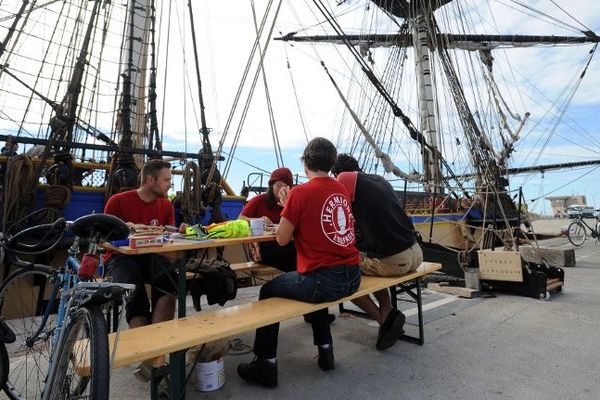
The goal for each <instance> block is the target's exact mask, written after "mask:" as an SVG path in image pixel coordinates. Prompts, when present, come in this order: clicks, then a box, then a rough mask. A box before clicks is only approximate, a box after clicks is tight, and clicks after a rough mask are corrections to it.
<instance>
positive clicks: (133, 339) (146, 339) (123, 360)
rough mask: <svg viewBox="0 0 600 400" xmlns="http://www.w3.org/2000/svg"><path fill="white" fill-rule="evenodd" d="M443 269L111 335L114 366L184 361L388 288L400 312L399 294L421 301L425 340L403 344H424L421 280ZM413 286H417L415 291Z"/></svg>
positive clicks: (178, 380) (180, 382)
mask: <svg viewBox="0 0 600 400" xmlns="http://www.w3.org/2000/svg"><path fill="white" fill-rule="evenodd" d="M441 267H442V266H441V264H437V263H428V262H424V263H423V264H421V266H420V267H419V269H418V270H417V271H415V272H411V273H408V274H406V275H402V276H397V277H375V276H363V277H362V280H361V285H360V288H359V289H358V291H357V292H356V293H354V294H352V295H350V296H347V297H344V298H342V299H340V300H337V301H332V302H327V303H318V304H313V303H306V302H302V301H297V300H291V299H284V298H270V299H266V300H262V301H254V302H251V303H246V304H242V305H237V306H232V307H224V308H220V309H216V310H210V311H203V312H201V313H198V314H196V315H194V316H190V317H186V318H179V319H175V320H172V321H167V322H162V323H157V324H153V325H147V326H144V327H140V328H136V329H130V330H125V331H122V332H119V333H112V334H110V335H109V345H110V349H111V350H110V351H111V354H112V351H113V348H114V345H115V339H116V338H117V336H118V342H117V348H116V351H115V356H114V359H113V361H112V367H113V368H119V367H123V366H125V365H129V364H134V363H139V362H142V361H144V360H148V359H152V358H155V357H158V356H162V355H164V354H167V353H172V354H173V353H174V355H179V356H180V354H178V353H179V352H182V351H185V350H186V349H189V348H191V347H194V346H197V345H200V344H204V343H208V342H212V341H215V340H218V339H223V338H228V337H230V336H234V335H238V334H240V333H244V332H248V331H251V330H254V329H256V328H260V327H263V326H267V325H270V324H273V323H276V322H281V321H285V320H288V319H291V318H295V317H299V316H302V315H304V314H307V313H310V312H313V311H317V310H320V309H323V308H327V307H331V306H335V305H338V304H341V303H344V302H348V301H350V300H352V299H355V298H358V297H361V296H364V295H367V294H371V293H373V292H376V291H379V290H382V289H386V288H390V289H391V291H392V294H393V296H392V301H393V305H394V307H397V303H396V302H397V296H396V294H397V293H399V292H406V293H409V295H411V297H413V298H414V299H415V302H416V303H417V307H418V317H419V336H418V337H412V338H411V337H406V338H403V339H406V340H410V339H412V340H410V341H412V342H416V343H419V344H423V340H424V339H423V338H424V335H423V319H422V304H421V291H420V285H419V280H420V278H421V277H423V276H425V275H427V274H429V273H431V272H434V271H437V270H440V269H441ZM411 284H412V286H410V285H411ZM414 289H416V292H414V291H413V290H414ZM174 364H175V363H173V362H172V363H171V374H172V376H171V382H172V385H174V386H175V387H178V388H179V389H181V390H184V389H183V388H184V386H185V382H184V375H185V371H181V370H177V368H178V367H177V366H175V365H174ZM179 368H181V367H179ZM176 375H180V376H176ZM153 392H154V390H153Z"/></svg>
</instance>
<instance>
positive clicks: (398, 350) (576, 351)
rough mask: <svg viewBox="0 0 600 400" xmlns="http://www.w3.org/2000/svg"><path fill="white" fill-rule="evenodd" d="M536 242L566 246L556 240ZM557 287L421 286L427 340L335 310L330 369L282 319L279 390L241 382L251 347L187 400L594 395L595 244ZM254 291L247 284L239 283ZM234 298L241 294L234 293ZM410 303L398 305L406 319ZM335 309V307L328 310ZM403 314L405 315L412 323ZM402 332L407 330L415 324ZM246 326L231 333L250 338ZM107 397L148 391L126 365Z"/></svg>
mask: <svg viewBox="0 0 600 400" xmlns="http://www.w3.org/2000/svg"><path fill="white" fill-rule="evenodd" d="M542 245H543V246H545V247H557V248H561V247H565V246H570V245H569V244H568V242H567V240H566V239H565V238H557V239H552V240H548V241H545V242H544V243H543V244H542ZM576 256H577V266H576V267H575V268H570V269H567V270H566V287H565V289H564V292H563V293H562V294H555V295H553V296H552V297H551V298H550V300H548V301H541V300H536V299H532V298H526V297H520V296H514V295H508V294H501V293H496V294H495V295H494V296H492V297H486V298H478V299H473V300H464V299H458V298H455V297H453V296H449V295H442V294H437V293H433V292H426V295H425V297H426V300H425V301H426V302H427V303H428V304H429V305H428V306H426V307H425V308H426V311H425V313H426V325H425V330H426V332H425V333H426V343H425V345H424V346H417V345H414V344H409V343H405V342H398V343H397V344H396V345H395V346H394V347H393V348H391V349H389V350H387V351H385V352H378V351H377V350H375V348H374V345H375V339H376V333H377V328H376V327H375V326H374V324H373V323H372V322H369V321H367V320H364V319H360V318H356V317H350V316H339V315H338V318H337V319H336V321H335V323H334V324H333V327H332V329H333V335H334V341H335V345H334V346H335V357H336V369H335V370H333V371H329V372H322V371H321V370H320V369H319V368H318V367H317V362H316V349H315V348H314V346H313V345H312V335H311V329H310V326H309V325H308V324H306V323H304V322H303V320H302V319H301V318H297V319H294V320H292V321H288V322H286V323H284V324H282V329H281V332H280V341H279V342H280V345H279V358H278V360H279V382H280V384H279V387H277V388H275V389H265V388H262V387H257V386H252V385H248V384H246V383H244V382H243V381H241V380H240V378H238V376H237V374H236V371H235V369H236V366H237V364H238V363H239V362H246V361H249V360H251V358H252V355H251V354H243V355H231V354H230V355H228V356H226V357H225V369H226V383H225V385H224V386H223V387H222V388H221V389H219V390H217V391H214V392H209V393H201V392H198V391H197V390H196V389H195V383H196V382H195V378H192V380H191V382H190V383H189V384H188V387H187V398H188V399H244V400H254V399H258V400H267V399H410V400H415V399H440V400H442V399H443V400H448V399H450V400H452V399H456V400H459V399H460V400H464V399H473V400H483V399H506V400H508V399H515V400H521V399H523V400H535V399H540V400H546V399H549V398H554V399H569V400H579V399H581V400H583V399H590V400H592V399H597V398H599V397H598V393H600V379H598V370H599V368H600V361H598V360H600V346H599V341H598V332H599V331H600V290H598V283H599V282H600V265H599V264H598V258H599V256H600V246H594V244H593V242H590V241H588V242H586V244H585V245H584V246H582V247H581V248H578V249H576ZM240 294H241V295H242V297H243V298H253V297H254V296H255V294H256V290H255V289H244V290H242V291H241V293H240ZM238 301H244V299H240V300H238ZM411 308H412V306H411V305H409V304H407V305H404V306H403V309H404V310H405V312H406V313H407V314H408V315H409V316H410V315H414V310H410V309H411ZM335 311H336V312H335V313H336V314H338V312H337V310H335ZM412 319H414V317H413V318H409V320H408V322H409V323H410V322H413V323H414V321H412ZM407 330H412V331H413V332H414V327H412V326H410V325H409V326H408V328H407ZM253 337H254V334H253V333H252V332H250V333H248V334H245V335H243V336H241V337H240V339H242V341H243V343H245V344H251V343H252V339H253ZM111 385H112V386H111V393H112V398H114V399H137V398H149V392H150V391H149V385H148V384H143V383H141V382H139V381H137V380H136V379H135V378H134V377H133V376H132V368H123V369H119V370H116V371H114V372H113V375H112V383H111Z"/></svg>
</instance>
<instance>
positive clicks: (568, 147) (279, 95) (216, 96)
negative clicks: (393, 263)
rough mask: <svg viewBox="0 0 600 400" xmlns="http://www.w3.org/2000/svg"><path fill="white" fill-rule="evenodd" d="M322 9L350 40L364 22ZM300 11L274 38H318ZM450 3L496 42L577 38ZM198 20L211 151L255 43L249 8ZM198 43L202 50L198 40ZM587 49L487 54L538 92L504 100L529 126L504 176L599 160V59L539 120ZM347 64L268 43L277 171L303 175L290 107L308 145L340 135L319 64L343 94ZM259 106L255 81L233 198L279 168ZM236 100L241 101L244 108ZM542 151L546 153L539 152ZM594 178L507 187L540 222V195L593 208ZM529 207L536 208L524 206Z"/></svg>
mask: <svg viewBox="0 0 600 400" xmlns="http://www.w3.org/2000/svg"><path fill="white" fill-rule="evenodd" d="M329 3H330V4H331V5H332V10H333V12H334V13H337V14H345V13H344V10H354V11H355V13H354V14H356V15H354V16H353V13H352V12H349V13H346V14H345V15H344V16H343V17H341V18H340V21H341V22H342V23H343V24H345V25H344V26H347V27H348V30H347V32H351V31H352V29H353V28H351V27H352V26H359V27H360V21H361V18H362V16H363V14H364V13H365V11H364V9H363V8H364V4H365V3H364V2H362V1H351V2H348V4H347V6H346V8H345V9H344V8H343V7H335V5H334V3H333V2H329ZM506 3H509V4H510V5H511V6H512V8H513V9H511V8H507V7H503V8H502V7H501V6H502V5H503V4H506ZM255 4H256V13H257V18H259V19H260V18H261V17H262V12H263V11H264V5H265V4H266V2H265V1H256V2H255ZM307 4H308V3H301V2H291V1H284V2H283V3H282V8H281V12H280V15H279V17H278V22H277V24H276V25H275V29H274V32H275V34H274V36H278V35H279V34H280V33H283V34H285V33H287V32H290V31H294V30H300V31H301V33H305V34H318V33H322V29H321V26H322V25H318V23H319V22H320V20H321V19H322V17H321V18H319V16H315V15H314V14H313V13H312V12H311V11H310V10H308V9H307V8H306V6H307ZM457 4H459V5H460V6H461V7H466V8H468V7H470V6H472V5H474V6H476V8H477V9H478V10H484V11H481V13H482V14H483V13H485V12H489V14H488V15H482V17H481V19H482V20H485V21H486V22H493V23H492V25H493V24H496V25H497V26H502V29H500V28H498V31H497V32H498V33H507V32H512V33H519V34H531V33H546V34H559V35H561V34H562V35H573V34H574V33H573V32H572V31H569V30H568V29H566V30H565V29H564V28H563V27H558V28H557V24H556V23H555V22H552V21H550V23H548V21H543V20H539V19H537V20H533V22H531V21H532V20H531V19H530V16H529V15H528V14H527V13H525V12H515V10H514V8H518V7H515V3H513V2H510V1H508V2H499V1H478V0H470V1H459V2H457ZM527 4H529V5H531V6H532V7H534V8H537V9H539V10H544V12H545V13H547V15H549V16H551V17H553V18H557V19H559V20H561V21H568V22H569V23H571V24H572V25H573V26H578V27H580V25H577V24H576V23H575V22H574V21H573V20H571V19H570V18H569V17H566V16H565V15H564V13H562V12H561V11H560V10H559V9H558V8H557V7H556V5H554V4H553V3H552V2H550V1H547V0H539V1H532V2H527ZM564 7H565V8H566V9H567V10H568V11H569V13H571V14H572V15H573V16H574V17H576V18H577V19H578V20H579V21H581V22H582V23H583V24H585V26H587V27H589V28H590V29H592V30H594V31H596V32H600V4H597V3H596V2H593V3H590V2H589V1H583V0H580V1H571V2H568V3H566V4H564ZM521 11H522V10H521ZM478 12H480V11H478ZM197 13H198V14H199V15H200V17H199V18H200V20H201V21H202V23H203V25H202V29H201V32H200V33H199V35H200V36H201V37H205V38H206V40H205V42H204V46H205V47H204V50H205V52H202V53H201V54H202V55H203V57H204V60H207V62H206V63H203V71H202V73H203V76H204V77H206V78H205V81H203V85H204V89H205V90H204V93H205V100H206V101H207V118H208V120H209V125H210V126H211V127H213V128H214V133H213V134H212V136H211V137H212V143H213V147H215V148H216V147H217V143H218V142H219V140H220V137H221V134H222V132H223V131H224V126H225V121H227V116H228V115H229V112H230V110H231V107H232V106H231V105H232V103H233V98H234V94H235V92H236V90H237V87H238V84H239V82H240V77H241V70H243V66H244V64H245V62H246V60H247V56H248V53H249V49H250V47H251V44H252V40H253V39H254V35H253V34H254V32H253V30H254V26H253V23H252V14H251V10H250V6H249V5H248V6H247V7H241V8H238V9H235V10H231V9H229V8H227V7H226V6H225V5H223V4H222V2H218V1H207V2H204V3H203V5H202V6H200V5H199V6H198V8H197ZM381 21H382V20H379V22H381ZM357 22H358V25H356V24H357ZM317 25H318V26H317ZM315 26H317V27H316V28H315ZM268 27H269V26H268V25H267V28H268ZM478 29H480V27H478V26H474V30H475V31H478ZM580 29H582V28H581V27H580ZM390 30H391V31H393V30H394V27H393V26H392V27H391V28H390ZM492 33H495V32H492ZM233 38H234V39H233ZM200 42H201V46H202V45H203V44H202V43H203V41H202V40H201V41H200ZM263 45H264V44H263ZM590 49H591V46H587V47H583V46H580V47H576V48H572V49H568V48H560V49H557V48H535V49H513V50H495V51H494V57H495V58H497V59H498V60H499V61H501V59H502V58H509V59H510V62H511V65H512V67H514V70H511V74H512V75H514V76H513V77H514V79H515V81H518V82H519V84H522V86H523V87H527V86H528V85H531V84H535V90H533V89H530V88H528V89H530V90H529V91H526V92H521V93H517V92H516V91H514V92H513V90H512V89H513V88H512V87H510V85H508V86H507V89H506V90H507V93H509V96H511V97H512V96H514V97H515V98H517V99H518V100H519V101H517V103H518V105H519V106H520V108H517V111H518V112H521V113H523V112H524V111H530V112H531V114H532V116H531V119H530V121H529V122H528V125H527V126H535V127H536V129H532V131H531V132H530V133H528V137H526V138H524V139H523V140H522V142H518V144H517V150H516V152H515V155H514V159H513V161H512V162H511V165H510V166H511V167H520V166H527V165H532V164H549V163H561V162H572V161H581V160H590V159H600V128H599V126H600V117H599V115H598V113H599V112H600V92H598V90H597V88H598V87H600V61H599V60H598V58H597V56H596V57H595V58H594V59H593V60H592V62H591V64H590V66H589V68H588V71H587V74H586V77H585V79H584V80H583V82H582V83H581V85H580V86H579V88H578V91H577V92H576V94H575V96H574V97H573V98H572V100H571V102H570V104H569V107H568V108H567V109H566V110H565V113H564V114H565V115H564V117H563V120H562V123H561V124H558V125H557V126H556V127H554V126H553V120H552V118H551V117H550V116H549V115H546V110H547V109H553V111H556V109H557V108H559V106H558V105H556V104H554V105H553V103H554V102H560V101H563V100H564V99H565V96H566V94H565V90H566V89H565V87H566V88H567V89H568V88H569V87H570V86H569V85H570V84H571V83H572V79H573V78H574V77H576V76H577V75H578V74H579V72H580V70H578V68H580V67H581V66H582V65H583V64H584V63H585V60H586V57H587V55H588V52H589V50H590ZM344 58H346V60H344ZM347 58H349V56H348V54H347V53H343V50H338V49H334V48H332V47H331V46H329V45H319V46H310V45H294V46H286V45H284V44H282V43H281V42H271V43H269V50H268V53H267V56H266V58H265V61H264V63H265V68H266V71H267V76H268V82H269V88H270V92H271V99H272V104H273V108H274V110H275V119H276V122H277V126H278V131H279V138H280V141H281V143H282V148H283V157H284V162H285V164H286V166H288V167H290V168H291V169H292V171H293V172H294V173H302V167H301V165H300V162H299V160H298V159H299V156H300V155H301V153H302V149H303V147H304V145H305V144H306V141H307V140H306V136H305V131H304V129H303V126H302V124H301V121H300V118H299V109H298V107H297V106H296V101H297V100H298V101H299V102H300V104H301V111H302V113H303V115H304V124H305V126H306V127H307V132H306V134H307V135H308V138H309V139H310V138H312V137H316V136H324V137H327V138H329V139H331V140H332V141H334V142H337V141H339V140H340V139H339V135H338V133H337V132H339V131H338V129H339V120H340V115H341V113H342V112H343V105H342V104H341V102H340V100H339V98H338V97H337V95H336V94H335V92H334V90H333V88H332V87H331V84H330V83H329V82H328V80H327V78H326V77H325V76H324V73H323V71H322V69H321V66H320V65H319V62H318V60H319V59H322V60H324V61H325V62H326V64H327V65H328V68H329V69H330V70H331V71H332V72H333V74H334V76H335V77H336V79H338V80H339V82H340V84H341V85H342V86H343V88H344V90H345V89H346V88H347V87H348V85H349V84H350V83H351V81H352V79H353V78H352V77H351V75H352V73H351V71H350V69H349V68H348V65H347V61H348V60H347ZM288 60H289V63H290V64H289V65H290V67H291V72H292V77H293V80H294V83H295V85H296V88H295V89H296V90H294V88H293V87H292V84H291V78H290V70H288V68H287V65H286V63H287V62H288ZM252 71H253V70H252ZM349 82H350V83H349ZM344 85H345V86H344ZM523 93H525V95H524V94H523ZM264 97H265V96H264V88H263V87H262V78H261V79H260V80H259V84H258V85H257V89H256V92H255V94H254V99H253V101H252V104H251V106H250V111H249V113H248V117H247V119H246V122H245V125H244V128H243V130H242V135H241V136H240V139H239V145H238V147H237V149H236V153H235V156H236V158H237V159H239V160H243V162H241V161H237V160H234V161H233V162H232V166H231V170H230V173H229V176H228V182H229V183H230V185H231V186H232V187H233V188H234V189H235V190H239V188H241V185H242V182H243V181H245V180H246V179H247V178H246V177H247V175H248V174H249V173H250V172H253V171H255V170H254V169H253V168H252V167H250V166H248V165H247V164H251V165H256V166H259V167H260V168H262V169H264V170H266V171H270V170H272V169H273V168H275V167H277V164H276V160H275V156H274V153H273V151H272V148H273V145H272V140H271V131H270V128H269V125H268V114H267V111H266V105H265V104H266V103H265V100H264ZM243 100H244V98H243V97H242V100H241V102H242V104H243ZM409 107H410V105H409ZM235 126H236V125H235V123H234V124H232V127H231V128H230V130H229V132H230V134H229V135H228V136H227V138H226V139H225V143H226V146H225V150H226V151H229V150H230V148H229V147H228V146H227V144H229V143H231V140H232V139H231V138H232V136H233V132H235ZM542 127H543V128H544V129H545V130H544V132H542V130H541V128H542ZM176 131H177V128H175V129H174V130H173V131H172V132H170V133H169V134H167V133H166V135H167V137H171V136H172V137H178V138H179V142H181V139H180V138H181V136H180V133H179V134H178V133H177V132H176ZM193 136H195V135H192V136H190V135H188V136H187V138H188V139H187V140H188V141H189V144H188V146H189V147H194V146H197V145H198V139H197V138H195V137H193ZM546 141H547V143H546V144H545V145H544V143H545V142H546ZM542 147H543V151H542V152H541V153H540V149H541V148H542ZM395 162H396V163H397V164H398V165H404V164H406V160H395ZM245 163H247V164H245ZM598 178H600V169H599V168H584V169H582V168H578V169H567V170H561V171H552V172H550V171H548V172H546V173H544V174H540V173H536V174H528V175H519V176H515V177H513V178H511V189H516V188H518V187H519V186H520V185H522V186H523V190H524V193H525V196H526V198H527V199H528V204H529V206H530V209H532V210H533V211H535V212H538V213H549V212H550V210H549V204H548V202H547V201H544V200H540V199H542V198H543V197H544V196H545V195H553V196H556V195H569V194H575V195H586V196H587V198H588V203H589V204H592V205H595V206H596V207H600V189H599V187H600V186H599V185H598V184H597V181H598ZM532 199H538V200H537V201H534V202H531V201H530V200H532Z"/></svg>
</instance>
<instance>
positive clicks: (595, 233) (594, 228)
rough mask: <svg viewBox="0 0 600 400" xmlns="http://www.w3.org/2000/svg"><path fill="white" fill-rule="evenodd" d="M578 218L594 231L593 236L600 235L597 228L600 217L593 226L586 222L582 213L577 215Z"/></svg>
mask: <svg viewBox="0 0 600 400" xmlns="http://www.w3.org/2000/svg"><path fill="white" fill-rule="evenodd" d="M577 220H579V221H581V223H582V224H583V225H585V226H586V228H588V229H589V230H590V232H591V233H592V238H594V239H596V238H597V237H598V236H600V232H598V230H597V229H596V228H597V227H598V223H599V222H600V218H599V217H596V224H595V226H593V227H592V226H589V225H588V223H587V222H585V219H583V217H582V216H581V215H580V216H578V217H577Z"/></svg>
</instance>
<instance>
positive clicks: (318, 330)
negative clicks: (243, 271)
mask: <svg viewBox="0 0 600 400" xmlns="http://www.w3.org/2000/svg"><path fill="white" fill-rule="evenodd" d="M359 285H360V268H359V266H358V265H342V266H335V267H323V268H319V269H318V270H316V271H313V272H311V273H308V274H305V275H301V274H300V273H298V272H297V271H293V272H287V273H285V274H283V275H280V276H278V277H277V278H275V279H273V280H272V281H270V282H267V283H265V284H264V285H263V287H262V288H261V289H260V296H259V300H263V299H268V298H270V297H284V298H287V299H294V300H300V301H307V302H309V303H324V302H327V301H335V300H338V299H341V298H342V297H345V296H349V295H351V294H352V293H354V292H356V291H357V290H358V287H359ZM308 315H310V316H311V317H312V329H313V342H314V344H315V345H323V344H330V343H333V339H332V338H331V329H330V327H329V318H328V315H327V308H324V309H322V310H319V311H315V312H313V313H311V314H308ZM278 335H279V323H276V324H272V325H269V326H265V327H263V328H258V329H257V330H256V338H255V339H254V354H256V355H257V356H258V357H260V358H275V357H276V355H277V338H278Z"/></svg>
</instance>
